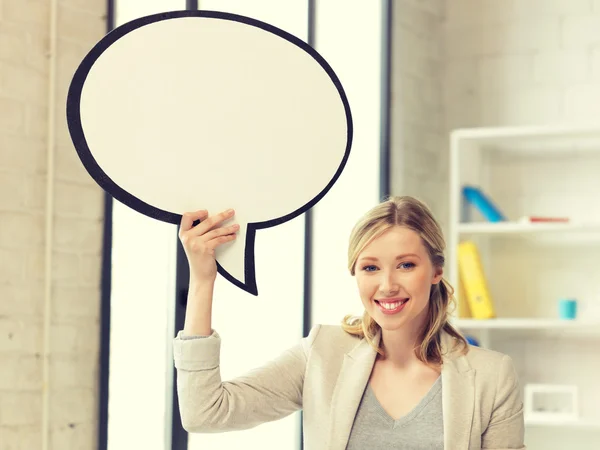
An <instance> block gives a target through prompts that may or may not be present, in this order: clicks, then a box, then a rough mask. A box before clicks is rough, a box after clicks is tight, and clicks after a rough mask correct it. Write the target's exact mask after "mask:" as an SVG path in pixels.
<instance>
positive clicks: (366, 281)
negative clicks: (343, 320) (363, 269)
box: [356, 276, 377, 298]
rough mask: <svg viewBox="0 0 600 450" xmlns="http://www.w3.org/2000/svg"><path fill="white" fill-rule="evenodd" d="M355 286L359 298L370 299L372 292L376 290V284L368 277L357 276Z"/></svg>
mask: <svg viewBox="0 0 600 450" xmlns="http://www.w3.org/2000/svg"><path fill="white" fill-rule="evenodd" d="M356 285H357V286H358V291H359V292H360V296H361V298H365V297H367V298H368V297H371V296H372V295H373V292H374V291H375V290H376V289H377V287H376V283H374V281H373V279H372V278H369V277H361V276H357V277H356Z"/></svg>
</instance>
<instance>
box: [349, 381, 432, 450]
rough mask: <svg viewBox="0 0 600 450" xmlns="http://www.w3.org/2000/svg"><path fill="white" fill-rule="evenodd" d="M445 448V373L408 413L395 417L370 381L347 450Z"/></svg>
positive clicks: (423, 449) (425, 449) (430, 449)
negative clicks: (376, 394) (373, 388)
mask: <svg viewBox="0 0 600 450" xmlns="http://www.w3.org/2000/svg"><path fill="white" fill-rule="evenodd" d="M367 448H368V449H373V450H378V449H386V450H388V449H390V450H391V449H410V450H443V449H444V421H443V415H442V377H439V378H438V379H437V380H436V382H435V383H434V384H433V386H431V388H430V389H429V391H428V392H427V394H425V396H424V397H423V398H422V399H421V401H420V402H419V403H418V404H417V406H415V407H414V409H413V410H412V411H410V412H409V413H408V414H406V415H405V416H403V417H401V418H399V419H398V420H394V419H393V418H392V417H390V415H389V414H388V413H387V412H386V411H385V410H384V409H383V407H382V406H381V404H380V403H379V401H378V400H377V397H376V396H375V393H374V392H373V390H372V389H371V384H370V383H367V387H366V388H365V392H364V394H363V397H362V399H361V401H360V404H359V406H358V410H357V412H356V417H355V418H354V425H353V426H352V431H351V432H350V438H349V440H348V445H347V447H346V449H347V450H364V449H367Z"/></svg>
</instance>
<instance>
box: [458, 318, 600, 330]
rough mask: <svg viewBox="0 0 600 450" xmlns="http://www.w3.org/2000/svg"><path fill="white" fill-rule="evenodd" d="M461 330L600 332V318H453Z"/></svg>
mask: <svg viewBox="0 0 600 450" xmlns="http://www.w3.org/2000/svg"><path fill="white" fill-rule="evenodd" d="M452 323H453V325H455V326H456V327H457V328H459V329H463V330H509V331H510V330H524V331H527V330H531V331H534V330H540V331H552V330H557V331H560V330H577V331H585V332H596V333H599V334H600V319H598V320H561V319H536V318H531V319H530V318H523V319H520V318H514V319H484V320H480V319H455V320H454V321H453V322H452Z"/></svg>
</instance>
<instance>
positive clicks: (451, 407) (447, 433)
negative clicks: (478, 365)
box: [442, 333, 475, 450]
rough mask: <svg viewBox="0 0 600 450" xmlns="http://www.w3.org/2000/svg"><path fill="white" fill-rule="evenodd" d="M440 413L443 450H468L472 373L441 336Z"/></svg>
mask: <svg viewBox="0 0 600 450" xmlns="http://www.w3.org/2000/svg"><path fill="white" fill-rule="evenodd" d="M443 342H444V349H445V350H444V354H445V355H446V356H445V357H444V364H443V367H442V386H443V387H442V409H443V417H444V448H445V449H447V450H468V449H469V444H470V442H469V441H470V436H471V426H472V424H473V412H474V406H475V371H474V370H473V369H472V368H471V366H470V364H469V362H468V360H467V358H466V357H465V356H464V355H462V354H458V353H455V352H452V351H451V350H449V346H450V345H451V343H452V338H451V337H450V336H449V335H446V334H445V333H444V338H443Z"/></svg>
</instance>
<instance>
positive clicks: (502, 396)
mask: <svg viewBox="0 0 600 450" xmlns="http://www.w3.org/2000/svg"><path fill="white" fill-rule="evenodd" d="M524 435H525V424H524V420H523V401H522V397H521V389H520V386H519V379H518V376H517V373H516V371H515V368H514V365H513V362H512V359H511V358H510V356H508V355H504V356H503V358H502V360H501V363H500V368H499V373H498V382H497V386H496V395H495V399H494V407H493V410H492V417H491V419H490V423H489V425H488V427H487V429H486V430H485V432H484V433H483V435H482V437H481V448H482V449H490V450H491V449H493V450H509V449H519V450H524V449H525V448H526V447H525V444H524V439H525V437H524Z"/></svg>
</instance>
